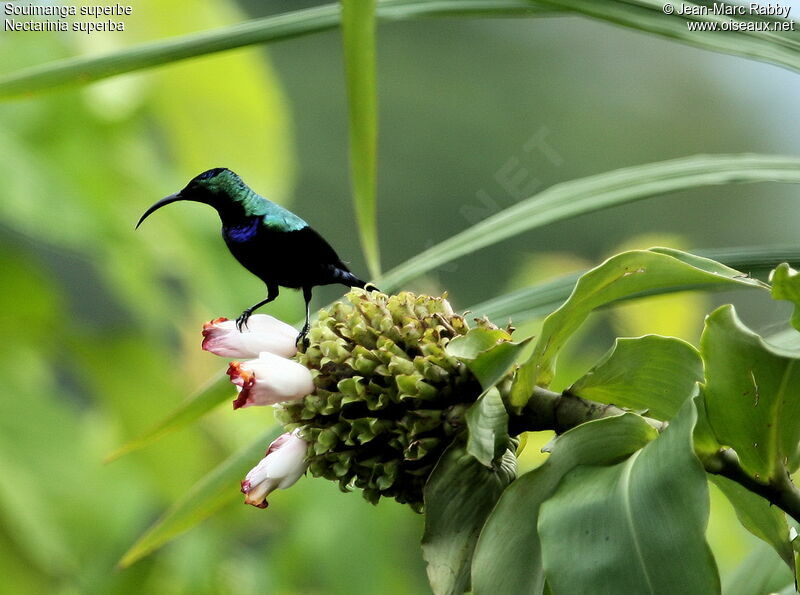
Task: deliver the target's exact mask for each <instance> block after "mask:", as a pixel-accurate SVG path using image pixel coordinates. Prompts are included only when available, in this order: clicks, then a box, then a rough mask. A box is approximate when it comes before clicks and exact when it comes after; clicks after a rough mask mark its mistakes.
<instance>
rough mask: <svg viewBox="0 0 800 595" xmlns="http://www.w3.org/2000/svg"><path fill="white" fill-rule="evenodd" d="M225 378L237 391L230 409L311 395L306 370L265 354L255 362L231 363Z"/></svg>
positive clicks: (298, 365) (276, 356)
mask: <svg viewBox="0 0 800 595" xmlns="http://www.w3.org/2000/svg"><path fill="white" fill-rule="evenodd" d="M228 376H230V378H231V382H233V384H235V385H236V387H237V390H238V391H239V396H238V397H237V398H236V400H235V401H234V402H233V408H234V409H240V408H242V407H250V406H251V405H273V404H275V403H283V402H285V401H293V400H295V399H301V398H303V397H305V396H306V395H310V394H311V393H312V392H314V380H313V377H312V376H311V372H309V370H308V368H306V367H305V366H303V365H301V364H298V363H297V362H296V361H293V360H290V359H286V358H284V357H280V356H278V355H274V354H272V353H268V352H266V351H265V352H263V353H261V354H259V356H258V358H257V359H251V360H248V361H245V362H231V364H230V366H228Z"/></svg>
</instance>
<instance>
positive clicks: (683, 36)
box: [540, 0, 800, 70]
mask: <svg viewBox="0 0 800 595" xmlns="http://www.w3.org/2000/svg"><path fill="white" fill-rule="evenodd" d="M540 4H542V5H545V6H552V7H553V8H559V9H562V10H570V11H575V12H578V13H581V14H583V15H586V16H589V17H593V18H596V19H600V20H603V21H608V22H611V23H615V24H618V25H623V26H625V27H629V28H631V29H638V30H641V31H647V32H648V33H655V34H656V35H661V36H664V37H668V38H670V39H673V40H677V41H681V42H683V43H687V44H689V45H693V46H696V47H699V48H702V49H706V50H713V51H717V52H723V53H726V54H733V55H737V56H743V57H747V58H754V59H756V60H763V61H766V62H772V63H773V64H778V65H780V66H784V67H786V68H789V69H791V70H800V40H799V39H798V35H797V33H796V32H795V31H794V30H792V31H786V32H782V33H775V32H769V31H747V30H746V29H744V28H741V27H740V28H739V29H736V30H731V31H721V30H720V31H692V30H689V28H688V26H687V23H688V22H704V21H713V22H717V23H722V22H733V23H736V24H740V23H746V22H748V21H753V20H755V19H754V18H753V17H750V16H748V15H744V16H733V17H729V16H716V15H713V14H710V15H705V16H704V15H694V14H691V11H689V10H685V11H682V12H683V14H678V13H677V12H673V13H672V14H670V15H666V14H665V13H664V5H665V2H662V1H661V0H633V1H631V0H601V1H597V0H540ZM720 4H721V3H720ZM726 4H728V5H729V6H730V5H731V4H730V3H726ZM680 5H683V6H686V7H687V8H688V7H692V6H695V7H697V6H703V7H708V6H709V5H708V4H707V3H703V2H676V3H675V4H674V6H680ZM757 18H758V19H759V20H762V21H769V22H781V21H783V22H785V19H777V18H770V17H766V16H760V15H759V16H758V17H757ZM729 33H733V34H732V35H731V34H729Z"/></svg>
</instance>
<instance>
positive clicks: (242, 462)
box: [119, 426, 283, 568]
mask: <svg viewBox="0 0 800 595" xmlns="http://www.w3.org/2000/svg"><path fill="white" fill-rule="evenodd" d="M282 431H283V430H282V428H281V427H280V426H274V427H272V428H270V429H269V430H267V431H266V432H264V433H263V434H262V435H261V436H259V437H258V438H257V439H256V440H254V441H253V443H252V444H249V445H247V446H245V447H244V448H243V449H241V450H240V451H238V452H236V453H234V454H233V455H232V456H231V457H229V458H228V459H226V460H225V461H223V462H222V463H221V464H220V465H219V466H218V467H216V468H215V469H214V470H213V471H211V472H210V473H209V474H208V475H206V476H205V477H203V478H202V479H201V480H200V481H198V482H197V483H196V484H194V485H193V486H192V487H191V488H190V489H189V490H187V491H186V493H185V494H184V496H183V498H181V499H180V500H178V501H177V502H175V504H173V505H172V507H170V509H169V510H167V512H165V513H164V515H163V516H162V517H161V518H160V519H158V520H157V521H156V522H155V524H154V525H153V526H152V527H150V528H149V529H148V530H147V531H146V532H145V533H144V535H142V536H141V537H140V538H139V539H138V540H137V541H136V543H134V544H133V545H132V546H131V548H130V549H129V550H128V551H127V552H125V555H124V556H122V559H121V560H120V561H119V566H120V567H121V568H127V567H128V566H130V565H131V564H133V563H134V562H136V561H137V560H139V559H141V558H143V557H144V556H146V555H148V554H149V553H151V552H153V551H154V550H157V549H158V548H160V547H161V546H162V545H164V544H165V543H167V542H168V541H170V540H171V539H172V538H173V537H175V536H177V535H179V534H181V533H183V532H184V531H187V530H189V529H191V528H192V527H193V526H194V525H196V524H197V523H199V522H200V521H202V520H204V519H206V518H208V517H209V516H211V515H212V514H214V512H216V511H217V510H218V509H219V508H220V507H222V506H223V505H224V504H226V503H228V502H230V501H232V500H233V499H234V497H235V496H238V494H239V492H238V490H236V489H235V486H237V485H238V483H239V481H240V480H241V478H242V477H244V475H245V473H247V471H248V469H250V468H251V467H252V466H253V465H255V463H257V462H258V460H259V459H260V458H261V457H262V456H263V453H264V450H265V449H266V447H267V445H268V444H269V443H270V442H272V441H273V440H275V438H277V437H278V435H279V434H280V433H281V432H282Z"/></svg>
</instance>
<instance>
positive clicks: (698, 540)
mask: <svg viewBox="0 0 800 595" xmlns="http://www.w3.org/2000/svg"><path fill="white" fill-rule="evenodd" d="M696 418H697V416H696V414H695V410H694V405H693V403H692V402H691V401H687V402H686V403H685V404H684V406H683V407H682V409H681V411H680V412H679V413H678V415H677V416H676V417H675V419H674V420H673V421H672V422H671V423H670V426H669V427H668V428H667V429H666V430H665V431H664V432H663V433H662V434H661V436H659V437H658V438H657V439H656V440H654V441H653V442H651V443H650V444H648V445H646V446H645V447H644V448H642V449H641V450H640V451H638V452H636V453H634V454H633V455H631V456H630V457H629V458H628V459H627V460H625V461H624V462H622V463H618V464H617V465H613V466H611V467H589V466H587V467H579V468H577V469H574V470H572V471H571V472H570V473H569V474H567V476H566V477H565V478H564V480H563V481H562V482H561V484H560V485H559V487H558V489H557V490H556V492H555V494H554V495H553V496H552V497H551V498H550V499H549V500H547V501H546V502H545V503H544V504H543V505H542V507H541V512H540V515H539V535H540V538H541V542H542V560H543V564H544V571H545V574H546V575H547V581H548V583H549V584H550V586H551V587H552V589H553V591H554V592H555V593H718V592H719V591H720V583H719V576H718V574H717V568H716V564H715V562H714V557H713V555H712V553H711V550H710V549H709V547H708V544H707V543H706V539H705V530H706V524H707V521H708V510H709V502H708V484H707V483H706V474H705V471H704V470H703V466H702V465H701V464H700V461H698V460H697V457H696V456H695V454H694V451H693V449H692V430H693V428H694V423H695V420H696ZM676 569H679V570H678V571H676Z"/></svg>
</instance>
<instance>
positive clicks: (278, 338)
mask: <svg viewBox="0 0 800 595" xmlns="http://www.w3.org/2000/svg"><path fill="white" fill-rule="evenodd" d="M296 340H297V330H296V329H295V328H294V327H293V326H291V325H289V324H286V323H285V322H283V321H281V320H278V319H277V318H275V317H273V316H268V315H267V314H254V315H253V316H251V317H250V319H249V320H248V321H247V326H246V327H245V328H243V329H242V331H241V332H239V330H238V329H237V328H236V321H234V320H228V319H227V318H217V319H215V320H212V321H211V322H207V323H205V324H204V325H203V349H205V350H206V351H209V352H211V353H213V354H215V355H219V356H221V357H240V358H252V357H258V354H259V353H261V352H264V351H268V352H269V353H274V354H275V355H280V356H283V357H292V356H294V355H295V354H296V353H297V345H296Z"/></svg>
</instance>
